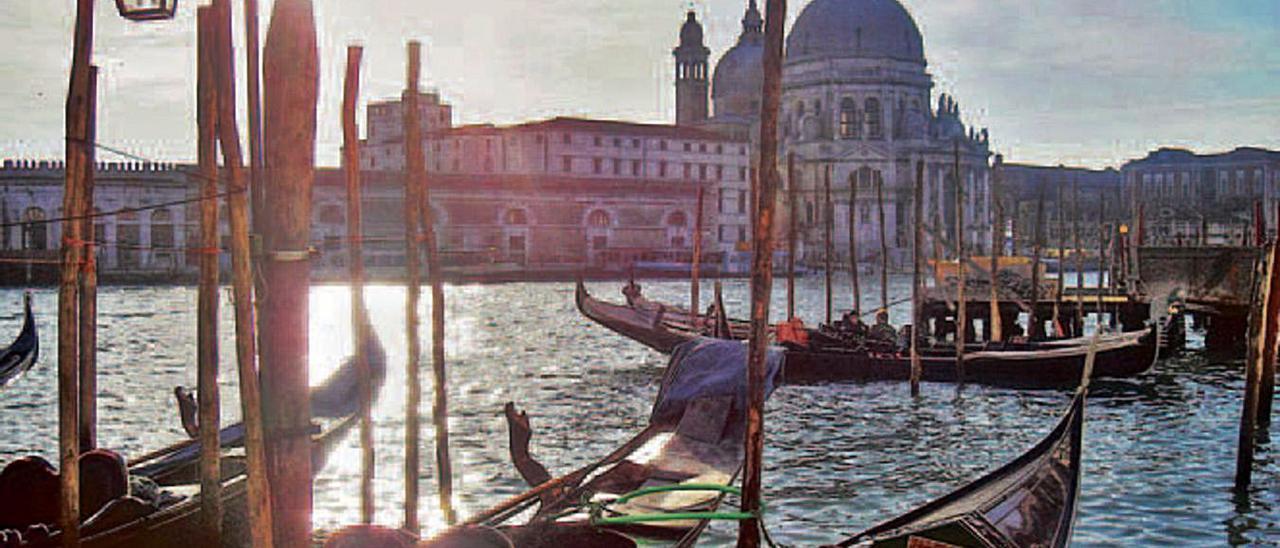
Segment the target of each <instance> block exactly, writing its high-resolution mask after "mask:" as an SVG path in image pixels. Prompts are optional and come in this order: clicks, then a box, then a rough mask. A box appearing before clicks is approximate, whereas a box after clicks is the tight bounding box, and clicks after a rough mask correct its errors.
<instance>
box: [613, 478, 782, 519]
mask: <svg viewBox="0 0 1280 548" xmlns="http://www.w3.org/2000/svg"><path fill="white" fill-rule="evenodd" d="M672 491H715V492H718V493H724V494H730V495H737V496H741V495H742V490H741V489H738V488H737V487H734V486H732V485H722V484H718V483H677V484H673V485H657V486H653V487H643V488H640V489H636V490H635V491H632V492H630V493H627V494H625V495H622V496H621V497H618V498H617V499H614V500H612V501H610V502H608V503H604V504H598V505H592V507H591V524H592V525H627V524H632V523H651V522H660V521H678V520H690V519H694V520H734V521H739V520H744V519H754V518H759V517H760V516H761V514H763V513H764V502H763V501H762V502H761V503H760V510H758V511H756V512H668V513H663V514H626V515H620V516H610V517H605V516H603V515H602V514H603V511H604V510H607V509H608V508H607V505H608V504H623V503H626V502H627V501H630V500H632V499H635V498H639V497H643V496H645V495H652V494H655V493H668V492H672Z"/></svg>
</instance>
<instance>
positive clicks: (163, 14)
mask: <svg viewBox="0 0 1280 548" xmlns="http://www.w3.org/2000/svg"><path fill="white" fill-rule="evenodd" d="M177 9H178V0H116V10H117V11H119V12H120V16H121V17H124V18H125V19H129V20H131V21H159V20H163V19H173V14H174V12H175V11H177Z"/></svg>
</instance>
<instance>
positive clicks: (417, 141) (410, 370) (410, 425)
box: [402, 41, 426, 535]
mask: <svg viewBox="0 0 1280 548" xmlns="http://www.w3.org/2000/svg"><path fill="white" fill-rule="evenodd" d="M408 52H409V65H408V71H407V78H408V79H407V80H406V84H405V91H404V96H403V99H402V104H403V108H404V154H405V158H404V162H405V176H404V194H405V199H404V246H405V252H404V258H405V269H406V273H407V275H408V287H407V288H406V291H407V292H408V295H407V296H406V299H405V333H406V337H407V340H406V348H407V351H406V352H407V355H406V357H405V358H406V361H405V376H406V378H405V383H406V385H407V392H408V393H407V396H406V400H407V401H406V403H405V417H404V427H405V435H404V528H405V529H406V530H407V531H409V532H410V533H413V534H415V535H416V534H418V532H419V531H420V530H421V527H419V525H418V466H419V465H420V460H421V458H420V457H419V454H418V451H419V447H418V445H419V442H418V435H419V430H420V429H421V427H420V426H419V420H420V419H419V415H418V414H419V412H420V407H421V405H422V403H421V402H422V383H421V380H419V378H418V367H419V359H420V355H421V353H422V350H421V348H420V346H419V344H420V341H419V337H418V324H419V317H418V302H419V299H420V298H421V291H422V275H421V272H420V271H419V265H420V264H421V262H422V254H421V252H420V251H419V250H418V242H419V240H420V239H421V237H422V235H421V232H420V229H419V227H418V224H419V217H421V216H422V188H423V185H424V179H425V178H426V167H425V165H424V162H425V161H426V159H425V158H424V157H423V155H422V153H423V151H422V136H421V132H422V126H421V125H420V122H419V114H418V80H419V74H420V71H421V68H422V61H421V56H422V44H420V43H418V42H416V41H411V42H409V45H408Z"/></svg>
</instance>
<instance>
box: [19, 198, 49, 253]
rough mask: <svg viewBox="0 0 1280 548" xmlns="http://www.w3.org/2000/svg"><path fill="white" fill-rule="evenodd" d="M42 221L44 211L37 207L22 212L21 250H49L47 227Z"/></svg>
mask: <svg viewBox="0 0 1280 548" xmlns="http://www.w3.org/2000/svg"><path fill="white" fill-rule="evenodd" d="M44 220H45V213H44V210H43V209H40V208H38V207H28V208H27V209H26V211H23V212H22V221H23V223H25V224H23V225H22V247H23V249H49V225H47V224H45V223H44V222H43V221H44Z"/></svg>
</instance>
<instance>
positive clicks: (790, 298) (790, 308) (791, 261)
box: [787, 152, 799, 320]
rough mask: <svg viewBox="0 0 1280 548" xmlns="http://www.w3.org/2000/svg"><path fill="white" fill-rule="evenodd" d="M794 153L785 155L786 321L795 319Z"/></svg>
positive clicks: (795, 196)
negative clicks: (786, 225) (786, 226)
mask: <svg viewBox="0 0 1280 548" xmlns="http://www.w3.org/2000/svg"><path fill="white" fill-rule="evenodd" d="M798 182H799V180H798V178H797V177H796V153H794V152H790V153H787V224H788V225H789V226H788V229H787V319H788V320H790V319H792V318H795V317H796V237H797V235H796V205H797V204H796V200H797V199H798V195H799V194H798V192H797V189H796V183H798Z"/></svg>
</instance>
